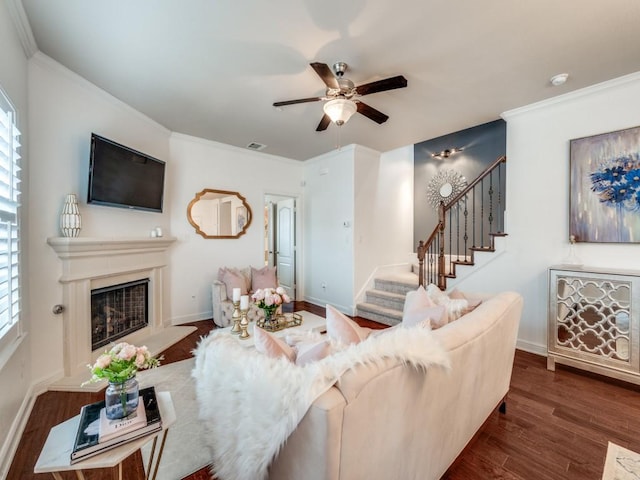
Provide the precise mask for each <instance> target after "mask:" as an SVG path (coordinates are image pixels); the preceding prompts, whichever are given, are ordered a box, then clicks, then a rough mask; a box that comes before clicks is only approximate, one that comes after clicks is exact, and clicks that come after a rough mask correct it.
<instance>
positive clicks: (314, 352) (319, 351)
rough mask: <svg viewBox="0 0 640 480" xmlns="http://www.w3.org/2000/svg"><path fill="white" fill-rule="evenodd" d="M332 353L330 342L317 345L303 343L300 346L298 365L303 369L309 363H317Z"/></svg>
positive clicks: (324, 341)
mask: <svg viewBox="0 0 640 480" xmlns="http://www.w3.org/2000/svg"><path fill="white" fill-rule="evenodd" d="M330 353H331V347H330V346H329V341H328V340H322V341H321V342H317V343H301V344H299V345H298V354H297V356H296V365H298V366H300V367H302V366H304V365H306V364H307V363H311V362H317V361H318V360H322V359H323V358H324V357H326V356H327V355H329V354H330Z"/></svg>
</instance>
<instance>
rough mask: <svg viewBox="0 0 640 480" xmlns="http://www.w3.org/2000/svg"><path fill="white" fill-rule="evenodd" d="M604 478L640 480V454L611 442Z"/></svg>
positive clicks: (608, 479)
mask: <svg viewBox="0 0 640 480" xmlns="http://www.w3.org/2000/svg"><path fill="white" fill-rule="evenodd" d="M602 480H640V454H638V453H636V452H633V451H631V450H628V449H626V448H624V447H621V446H620V445H616V444H615V443H612V442H609V446H608V447H607V459H606V460H605V463H604V473H603V474H602Z"/></svg>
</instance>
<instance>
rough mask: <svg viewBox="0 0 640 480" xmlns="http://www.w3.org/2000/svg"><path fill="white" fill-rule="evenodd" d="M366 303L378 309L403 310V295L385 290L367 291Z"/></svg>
mask: <svg viewBox="0 0 640 480" xmlns="http://www.w3.org/2000/svg"><path fill="white" fill-rule="evenodd" d="M365 297H366V302H367V303H371V304H373V305H378V306H380V307H388V308H393V309H397V310H402V309H403V308H404V299H405V295H404V294H402V293H393V292H387V291H385V290H367V292H366V294H365Z"/></svg>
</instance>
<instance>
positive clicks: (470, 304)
mask: <svg viewBox="0 0 640 480" xmlns="http://www.w3.org/2000/svg"><path fill="white" fill-rule="evenodd" d="M449 298H450V299H451V300H466V301H467V308H466V309H465V310H464V311H463V312H462V314H463V315H466V314H467V313H469V312H472V311H473V310H474V309H475V308H476V307H477V306H478V305H480V304H481V303H482V300H480V299H478V298H476V299H473V300H470V299H469V298H467V296H466V295H465V294H464V293H462V292H461V291H460V290H458V289H457V288H454V289H453V291H451V292H450V293H449Z"/></svg>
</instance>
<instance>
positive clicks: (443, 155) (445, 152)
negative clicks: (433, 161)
mask: <svg viewBox="0 0 640 480" xmlns="http://www.w3.org/2000/svg"><path fill="white" fill-rule="evenodd" d="M462 150H463V149H462V148H447V149H446V150H442V151H441V152H437V153H432V154H431V156H432V157H433V158H449V157H450V156H451V155H453V154H454V153H458V152H461V151H462Z"/></svg>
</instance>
